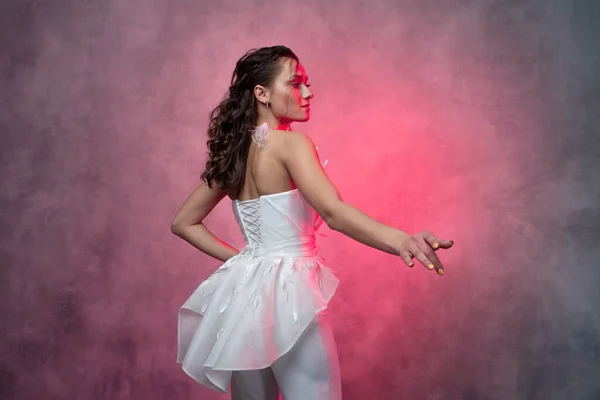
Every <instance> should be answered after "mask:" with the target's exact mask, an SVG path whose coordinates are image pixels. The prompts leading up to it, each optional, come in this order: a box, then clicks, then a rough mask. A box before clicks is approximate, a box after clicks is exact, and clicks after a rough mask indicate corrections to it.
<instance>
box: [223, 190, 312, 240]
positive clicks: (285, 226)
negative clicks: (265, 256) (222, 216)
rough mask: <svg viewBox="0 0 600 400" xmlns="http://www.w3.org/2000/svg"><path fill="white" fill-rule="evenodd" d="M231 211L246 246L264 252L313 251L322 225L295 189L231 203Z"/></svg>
mask: <svg viewBox="0 0 600 400" xmlns="http://www.w3.org/2000/svg"><path fill="white" fill-rule="evenodd" d="M232 207H233V214H234V216H235V219H236V221H237V223H238V225H239V227H240V230H241V232H242V235H243V236H244V240H245V241H246V244H247V245H248V246H251V247H254V248H260V249H264V250H271V251H276V250H289V249H298V248H304V249H310V248H313V247H314V245H315V231H316V230H317V229H318V228H319V226H320V225H321V223H322V222H323V220H322V219H321V218H320V217H319V215H318V214H317V213H316V212H315V210H314V209H313V208H312V207H311V206H310V205H309V204H308V203H307V202H306V200H305V199H304V198H303V197H302V195H301V194H300V192H299V191H298V189H293V190H290V191H287V192H281V193H275V194H270V195H264V196H261V197H259V198H258V199H253V200H246V201H239V200H234V201H233V204H232Z"/></svg>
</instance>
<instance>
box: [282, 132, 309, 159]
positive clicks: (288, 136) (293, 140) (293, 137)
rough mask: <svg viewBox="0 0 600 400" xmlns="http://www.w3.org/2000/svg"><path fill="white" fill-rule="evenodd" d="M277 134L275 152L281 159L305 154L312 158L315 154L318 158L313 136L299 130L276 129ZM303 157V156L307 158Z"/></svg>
mask: <svg viewBox="0 0 600 400" xmlns="http://www.w3.org/2000/svg"><path fill="white" fill-rule="evenodd" d="M275 132H276V133H277V134H276V135H274V136H275V137H276V139H275V140H273V145H274V147H275V152H276V154H277V156H278V157H279V158H280V160H282V161H283V160H284V159H285V158H288V157H289V156H293V155H300V156H302V155H304V156H305V157H306V156H308V157H309V158H310V156H311V155H314V156H316V157H317V158H318V154H317V152H316V148H315V144H314V143H313V140H312V139H311V137H310V136H309V135H307V134H305V133H303V132H299V131H275ZM305 157H302V158H305Z"/></svg>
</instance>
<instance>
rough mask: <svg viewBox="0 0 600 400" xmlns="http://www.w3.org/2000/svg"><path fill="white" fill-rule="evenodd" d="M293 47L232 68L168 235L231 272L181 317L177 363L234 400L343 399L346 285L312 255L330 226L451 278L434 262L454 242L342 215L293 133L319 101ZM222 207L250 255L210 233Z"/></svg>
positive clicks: (343, 208) (211, 282)
mask: <svg viewBox="0 0 600 400" xmlns="http://www.w3.org/2000/svg"><path fill="white" fill-rule="evenodd" d="M307 81H308V77H307V75H306V71H305V69H304V68H303V66H302V64H301V63H300V62H299V61H298V57H297V56H296V55H295V54H294V53H293V52H292V51H291V50H290V49H288V48H287V47H284V46H274V47H268V48H261V49H258V50H253V51H250V52H248V53H247V54H245V55H244V56H243V57H242V58H241V59H240V60H239V61H238V62H237V64H236V68H235V71H234V72H233V76H232V80H231V86H230V88H229V95H228V96H227V98H225V100H223V101H222V102H221V103H220V104H219V105H218V106H217V107H216V108H215V109H214V110H213V112H212V113H211V116H210V117H211V120H210V125H209V130H208V136H209V140H208V148H209V158H208V161H207V162H206V170H205V171H204V172H203V174H202V176H201V178H202V183H201V184H200V185H199V186H198V188H197V189H196V190H194V192H193V193H192V194H191V195H190V196H189V198H188V199H187V200H186V201H185V202H184V204H183V205H182V207H181V209H180V210H179V211H178V212H177V215H176V216H175V218H174V220H173V223H172V226H171V230H172V232H173V233H174V234H176V235H178V236H180V237H181V238H183V239H184V240H186V241H187V242H189V243H190V244H192V245H193V246H195V247H197V248H198V249H200V250H201V251H203V252H204V253H206V254H208V255H210V256H213V257H215V258H218V259H219V260H222V261H224V262H225V263H224V264H223V265H222V266H221V267H220V268H219V269H218V270H217V271H215V272H214V273H213V274H212V275H211V276H210V277H209V278H208V279H207V280H205V281H204V282H202V283H201V284H200V286H199V287H198V289H196V291H195V292H194V293H193V294H192V296H191V297H190V298H189V299H188V301H187V302H186V303H185V304H184V305H183V306H182V308H181V310H180V311H179V337H178V339H179V349H178V357H177V361H178V362H179V363H181V364H182V368H183V369H184V371H185V372H186V373H187V374H189V375H190V376H191V377H192V378H194V379H195V380H196V381H197V382H199V383H200V384H202V385H205V386H207V387H209V388H212V389H214V390H218V391H220V392H222V393H225V392H226V391H227V387H228V385H229V384H230V385H231V392H232V399H234V400H243V399H264V400H271V399H277V398H278V394H279V392H281V394H282V397H283V399H284V400H300V399H302V400H305V399H312V400H320V399H336V400H337V399H341V383H340V372H339V364H338V358H337V352H336V346H335V340H334V337H333V334H332V331H331V326H330V324H329V321H328V318H327V304H328V302H329V300H330V299H331V297H332V296H333V294H334V292H335V289H336V287H337V285H338V280H337V278H336V277H335V276H334V275H333V274H332V273H331V271H330V270H329V269H328V268H327V267H326V266H325V264H324V262H323V259H322V258H321V257H320V256H319V254H318V251H317V246H316V243H315V234H316V230H317V228H318V227H319V225H320V224H321V222H323V221H325V223H326V224H327V225H328V226H329V227H330V228H331V229H333V230H336V231H338V232H341V233H343V234H345V235H347V236H349V237H350V238H352V239H354V240H357V241H359V242H361V243H364V244H366V245H368V246H371V247H374V248H376V249H379V250H381V251H385V252H387V253H391V254H396V255H399V256H400V257H401V258H402V260H403V261H404V262H405V263H406V264H407V265H408V266H410V267H412V266H413V265H414V263H413V261H412V259H413V258H416V259H417V260H418V261H419V262H420V263H422V264H423V265H424V266H425V267H426V268H428V269H429V270H435V271H437V273H438V274H439V275H443V273H444V269H443V266H442V264H441V263H440V261H439V259H438V258H437V256H436V254H435V250H437V249H440V248H441V249H448V248H450V247H451V246H452V244H453V242H452V241H447V240H442V239H440V238H437V237H436V236H435V235H433V234H432V233H430V232H422V233H419V234H416V235H409V234H407V233H405V232H402V231H400V230H398V229H394V228H392V227H390V226H386V225H384V224H381V223H379V222H377V221H376V220H374V219H372V218H370V217H368V216H367V215H365V214H364V213H362V212H361V211H359V210H358V209H356V208H354V207H352V206H350V205H348V204H345V203H344V202H343V201H342V199H341V197H340V195H339V194H338V192H337V190H336V188H335V187H334V185H333V184H332V183H331V182H330V181H329V179H328V178H327V176H326V174H325V173H324V171H323V168H322V165H321V163H320V161H319V158H318V154H317V152H316V149H315V146H314V145H313V143H312V141H311V139H310V138H309V137H308V136H306V135H304V134H302V133H300V132H295V131H292V130H291V127H290V124H291V123H292V122H294V121H299V122H303V121H307V120H308V119H309V116H310V108H309V103H310V100H311V99H312V98H313V95H312V93H311V92H310V90H309V86H310V85H309V84H308V82H307ZM225 196H229V197H230V198H231V199H232V207H233V212H234V216H235V218H236V221H237V222H238V224H239V226H240V229H241V231H242V234H243V235H244V239H245V241H246V246H245V247H244V249H242V251H241V252H240V251H238V250H236V249H235V248H233V247H232V246H229V245H228V244H226V243H223V242H222V241H221V240H219V239H218V238H216V237H215V236H214V235H212V233H211V232H210V231H209V230H208V229H207V228H206V226H204V224H203V223H202V221H203V219H204V218H205V217H206V215H207V214H208V213H209V212H210V211H211V210H212V209H213V207H215V205H216V204H217V203H218V202H219V201H221V200H222V199H223V198H224V197H225Z"/></svg>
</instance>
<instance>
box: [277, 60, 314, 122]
mask: <svg viewBox="0 0 600 400" xmlns="http://www.w3.org/2000/svg"><path fill="white" fill-rule="evenodd" d="M280 63H281V71H280V72H279V75H278V76H277V78H276V79H275V81H274V82H273V84H272V85H271V88H270V96H269V109H270V110H269V114H270V113H271V112H273V113H274V114H275V117H277V119H278V120H279V122H280V123H282V124H284V123H290V122H293V121H300V122H304V121H308V120H309V119H310V107H309V102H310V100H311V99H312V97H313V94H312V93H311V92H310V90H308V88H309V86H310V85H309V84H308V76H307V75H306V71H305V70H304V67H303V66H302V64H301V63H300V62H298V61H296V60H294V59H292V58H287V57H286V58H282V59H281V60H280Z"/></svg>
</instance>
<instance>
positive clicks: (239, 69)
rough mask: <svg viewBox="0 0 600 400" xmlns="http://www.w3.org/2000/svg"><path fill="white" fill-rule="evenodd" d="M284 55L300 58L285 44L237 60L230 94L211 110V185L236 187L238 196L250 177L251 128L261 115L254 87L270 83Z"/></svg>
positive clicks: (207, 174) (208, 167)
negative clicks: (247, 172)
mask: <svg viewBox="0 0 600 400" xmlns="http://www.w3.org/2000/svg"><path fill="white" fill-rule="evenodd" d="M282 57H288V58H292V59H294V60H296V61H298V57H297V56H296V55H295V54H294V53H293V52H292V50H290V49H289V48H287V47H285V46H273V47H263V48H260V49H252V50H250V51H248V52H247V53H246V54H244V55H243V56H242V58H240V59H239V60H238V62H237V63H236V64H235V70H234V71H233V75H232V76H231V83H230V85H231V86H230V87H229V94H228V96H227V97H226V98H225V99H224V100H223V101H221V103H220V104H219V105H218V106H217V107H215V109H214V110H213V111H212V112H211V113H210V122H209V127H208V132H207V133H208V140H207V142H206V144H207V146H208V160H207V161H206V169H205V170H204V172H203V173H202V175H201V179H202V180H204V181H206V183H207V184H208V187H210V188H212V187H213V186H214V185H216V186H217V187H219V188H220V189H222V190H225V189H233V190H234V193H235V195H236V197H237V195H239V192H240V190H241V188H242V185H243V183H244V178H245V177H246V162H247V160H248V151H249V150H250V143H251V140H252V137H251V132H252V130H253V128H254V125H255V124H256V119H257V118H258V108H257V104H256V102H257V100H256V97H255V96H254V87H255V86H256V85H262V86H265V87H269V86H270V85H271V84H272V83H273V80H274V79H275V78H276V77H277V75H278V74H279V72H280V68H281V64H280V62H279V59H280V58H282Z"/></svg>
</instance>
